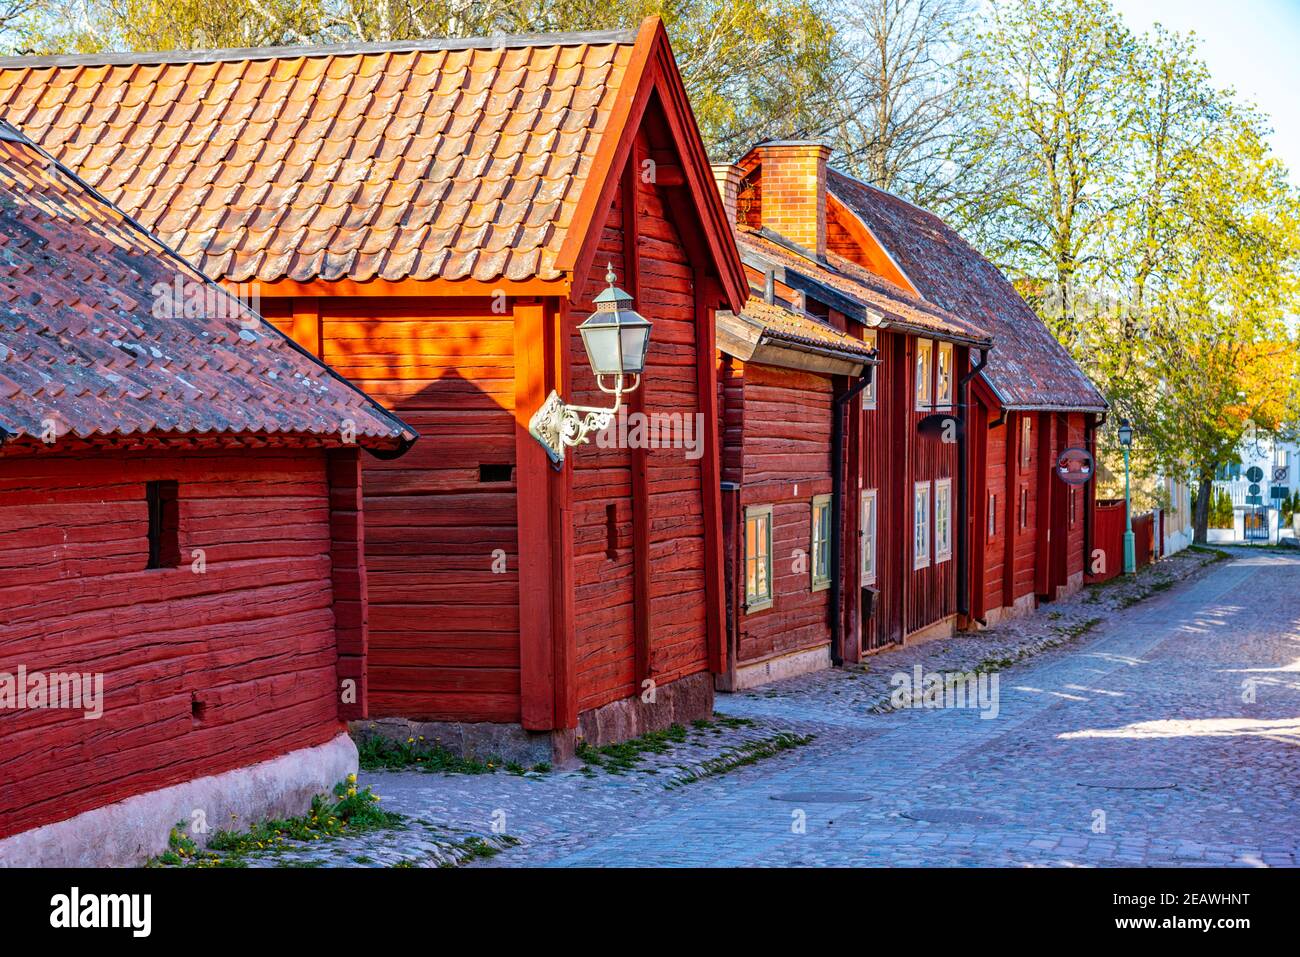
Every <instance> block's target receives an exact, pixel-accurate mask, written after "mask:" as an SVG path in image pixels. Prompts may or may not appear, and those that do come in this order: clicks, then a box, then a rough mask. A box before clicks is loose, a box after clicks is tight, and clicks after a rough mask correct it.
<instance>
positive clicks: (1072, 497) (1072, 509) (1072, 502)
mask: <svg viewBox="0 0 1300 957" xmlns="http://www.w3.org/2000/svg"><path fill="white" fill-rule="evenodd" d="M1078 491H1079V490H1078V489H1077V488H1071V489H1070V527H1071V528H1074V517H1075V514H1076V512H1075V509H1076V506H1075V501H1076V496H1075V493H1076V492H1078ZM1174 510H1175V511H1177V506H1175V507H1174Z"/></svg>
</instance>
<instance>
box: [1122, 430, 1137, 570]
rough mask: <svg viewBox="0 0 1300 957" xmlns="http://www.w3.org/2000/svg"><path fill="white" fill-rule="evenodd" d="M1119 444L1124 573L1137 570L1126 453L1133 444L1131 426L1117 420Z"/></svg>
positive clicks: (1127, 453)
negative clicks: (1122, 486) (1122, 478)
mask: <svg viewBox="0 0 1300 957" xmlns="http://www.w3.org/2000/svg"><path fill="white" fill-rule="evenodd" d="M1119 444H1120V446H1121V447H1123V449H1124V574H1125V575H1132V574H1133V573H1134V572H1136V571H1137V541H1136V540H1135V539H1134V537H1133V501H1132V497H1131V495H1130V493H1129V474H1128V455H1129V449H1130V448H1131V447H1132V445H1133V426H1131V425H1129V422H1128V419H1120V420H1119Z"/></svg>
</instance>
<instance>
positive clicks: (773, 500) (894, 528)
mask: <svg viewBox="0 0 1300 957" xmlns="http://www.w3.org/2000/svg"><path fill="white" fill-rule="evenodd" d="M828 154H829V150H827V149H826V148H825V147H823V146H820V145H817V144H811V143H803V142H794V143H766V144H763V145H761V146H759V147H757V148H755V149H754V150H753V151H751V152H750V153H749V154H747V155H746V156H745V157H744V158H742V159H741V161H740V162H739V163H738V164H736V165H735V166H720V167H715V175H716V177H717V179H718V183H719V191H720V193H721V194H722V195H723V196H724V198H725V199H726V200H727V205H728V206H729V207H730V208H731V209H733V210H734V216H733V218H734V221H735V222H736V240H737V243H738V245H739V248H740V252H741V258H742V260H743V262H744V264H745V267H746V271H747V275H748V278H749V280H750V284H751V287H752V288H753V289H754V290H755V292H756V294H757V295H758V297H759V298H760V299H762V300H766V301H770V302H773V303H776V304H778V305H782V306H784V307H785V308H786V309H788V310H790V311H792V312H794V313H795V314H797V316H798V318H800V320H801V321H803V322H804V323H805V324H815V325H816V326H819V327H822V326H825V327H829V328H830V330H833V331H835V332H838V333H839V334H842V335H845V336H847V337H848V338H850V339H852V340H853V341H854V342H856V343H858V344H859V346H858V349H859V350H862V349H866V350H870V349H874V350H876V353H877V355H878V357H879V365H878V366H876V367H875V369H874V374H873V376H872V380H871V383H870V385H869V386H866V387H864V388H861V389H860V390H857V391H854V383H853V379H854V378H855V375H854V374H853V373H852V372H851V370H848V369H845V368H842V367H841V368H826V369H825V370H824V371H825V372H826V373H827V374H825V375H822V376H820V377H806V378H805V379H804V380H803V381H800V382H796V381H794V380H793V379H792V378H791V377H789V376H785V377H784V381H783V382H782V385H783V386H784V387H785V391H784V392H783V394H782V395H781V396H780V398H779V399H777V401H776V402H773V401H772V399H773V398H775V396H774V395H773V394H772V393H770V392H769V393H768V394H766V395H765V394H764V392H763V390H762V389H757V390H753V392H752V393H751V391H750V390H749V389H748V388H746V389H745V390H744V391H743V392H742V391H740V390H738V389H732V390H731V392H730V393H729V394H728V395H727V406H726V412H727V416H728V417H727V420H726V426H727V434H728V449H731V448H732V447H736V448H738V449H739V450H740V460H741V462H742V463H743V464H745V465H746V469H745V471H744V472H743V474H742V473H740V472H736V471H733V475H735V476H736V477H735V478H734V481H737V482H738V483H739V485H740V488H739V492H738V494H739V497H740V506H739V507H740V508H741V509H743V512H742V513H741V514H740V515H739V516H738V518H737V520H736V524H737V527H738V528H739V529H740V531H739V532H738V533H737V537H738V538H739V539H742V540H744V544H743V550H744V552H743V554H744V557H745V559H746V560H747V561H748V560H750V559H751V557H752V556H753V554H754V553H755V548H754V544H753V543H754V542H755V541H758V542H761V543H765V542H767V541H768V540H769V539H770V538H772V532H771V529H772V528H776V529H780V530H782V531H783V537H782V536H778V537H777V539H776V540H777V541H779V546H777V545H774V546H772V548H771V549H770V555H769V557H768V560H769V562H774V563H776V564H775V565H772V566H771V568H772V581H773V583H774V585H776V586H777V587H778V590H777V591H776V592H775V593H773V594H771V595H769V594H768V593H767V592H766V591H762V590H760V591H758V592H756V591H755V589H754V588H753V587H751V586H752V585H753V583H754V582H753V579H754V576H753V575H749V576H747V580H742V578H741V576H737V579H736V585H735V588H734V590H733V607H734V611H733V618H734V619H735V620H736V622H737V623H738V624H737V639H736V641H735V645H734V646H735V647H736V649H737V651H736V658H737V663H736V666H735V668H734V669H733V671H734V672H736V673H745V672H746V671H748V673H749V674H751V675H754V676H755V680H765V679H766V678H767V677H769V676H772V677H775V676H777V675H780V674H788V673H792V672H796V671H800V670H806V669H807V668H810V667H816V666H818V665H819V664H820V663H823V662H824V661H826V660H827V659H829V660H832V661H835V662H839V661H841V660H847V661H853V660H856V659H857V658H858V657H859V655H860V654H861V653H862V652H863V651H865V650H870V649H873V648H876V647H880V646H881V645H884V644H887V643H891V642H901V641H903V640H904V639H905V638H911V639H913V640H919V639H921V638H924V637H930V636H935V635H946V634H951V633H952V632H953V630H954V629H955V628H956V626H957V617H958V616H957V611H958V607H957V574H956V571H955V566H956V564H957V563H956V561H954V557H955V555H956V544H957V543H956V534H957V503H958V501H959V498H958V495H959V489H960V483H959V473H960V469H959V463H960V454H959V453H960V448H961V446H960V442H958V441H956V440H955V439H956V435H955V434H948V435H945V432H944V430H943V429H942V428H938V427H935V428H931V427H930V426H932V425H936V424H937V422H938V420H939V419H942V418H948V417H951V416H952V415H953V414H954V412H955V411H956V401H957V395H958V389H959V387H960V385H961V381H962V375H963V373H965V372H966V370H967V369H968V366H969V363H970V361H971V360H970V356H971V353H972V352H975V353H976V354H980V353H982V352H983V351H985V350H987V349H988V347H989V344H990V340H989V338H988V336H987V335H986V333H985V332H984V331H983V329H982V328H980V327H979V326H978V325H976V324H975V323H972V322H969V321H965V320H962V319H960V318H958V317H957V316H955V315H953V314H951V313H949V312H947V311H945V310H944V309H942V308H941V307H938V306H935V305H934V304H933V303H930V302H927V301H925V300H924V299H922V298H921V297H919V296H918V295H916V294H915V292H914V291H912V290H911V289H910V288H907V287H905V286H904V285H902V284H901V279H900V277H898V276H897V275H896V274H890V272H889V268H888V267H889V265H890V264H889V262H888V260H887V258H885V259H880V260H873V259H871V258H870V257H869V256H868V250H867V248H866V244H865V242H864V239H865V237H864V236H863V235H862V234H861V231H860V230H856V229H855V228H853V227H854V224H853V223H847V222H845V221H844V220H843V219H842V218H840V217H837V216H836V215H835V214H834V212H833V210H832V208H831V207H830V205H829V204H828V195H829V194H828V192H827V189H826V180H827V169H826V159H827V156H828ZM749 311H751V312H752V311H753V310H752V307H751V309H750V310H749ZM720 341H722V340H721V339H720ZM842 351H844V350H842ZM858 357H859V358H860V357H861V352H859V353H858ZM734 359H735V353H734V352H732V353H731V354H730V355H728V354H726V352H725V349H724V358H723V360H722V361H723V366H724V369H725V370H733V369H734ZM750 369H756V371H757V372H758V374H759V376H760V377H763V376H765V377H767V378H771V373H769V372H767V371H766V370H763V369H761V367H754V366H752V365H751V366H746V368H745V373H744V375H745V378H746V379H748V377H749V375H750ZM732 375H733V376H734V371H733V372H732ZM758 381H759V382H760V383H762V384H763V385H769V383H768V382H765V381H764V380H763V379H762V378H760V379H759V380H758ZM792 410H799V412H800V413H801V414H800V415H799V416H795V415H793V414H792ZM805 411H806V413H807V415H806V418H805V417H804V416H803V414H802V413H804V412H805ZM823 413H825V414H824V415H823ZM837 420H838V421H839V432H840V434H839V436H838V437H837V436H836V434H835V432H836V422H837ZM923 421H927V427H926V428H924V429H922V428H921V423H922V422H923ZM739 422H743V423H744V429H743V432H739V433H738V432H737V431H736V430H737V428H738V423H739ZM764 444H767V445H769V446H772V447H775V448H780V449H784V450H786V451H787V453H790V452H793V451H795V450H798V451H799V452H801V453H803V454H804V456H806V458H804V459H800V458H798V457H797V456H794V455H791V454H787V455H786V456H784V457H782V456H780V455H776V456H771V457H770V458H768V459H763V458H761V455H762V449H763V446H764ZM752 456H759V457H757V458H753V459H751V460H750V461H746V458H747V457H752ZM725 461H726V460H725V459H724V462H725ZM833 463H835V464H838V466H839V472H840V474H839V483H838V495H836V494H835V488H834V486H835V485H836V483H835V477H836V476H835V468H834V465H833ZM756 466H757V467H756ZM796 483H798V484H799V488H798V489H797V491H796V489H795V488H794V485H795V484H796ZM826 493H831V497H830V499H829V500H827V499H819V498H818V497H819V496H821V495H823V494H826ZM790 502H799V503H800V509H801V511H798V512H795V511H794V510H793V509H792V508H790V505H789V504H786V503H790ZM778 504H783V505H784V509H785V511H787V512H791V513H792V514H793V515H802V513H803V512H807V513H809V523H808V525H807V526H806V527H805V528H802V529H800V528H796V525H797V524H798V522H797V521H795V520H790V519H787V520H786V521H784V522H780V521H777V520H776V518H775V516H776V507H777V505H778ZM818 504H824V505H826V506H827V507H829V509H830V514H829V515H826V516H825V519H824V520H825V521H826V522H827V523H829V526H830V528H831V529H833V530H834V531H833V532H832V533H831V534H830V535H829V536H827V537H828V538H830V541H829V542H828V547H829V550H830V556H829V557H828V559H827V564H828V566H829V567H828V568H827V569H826V571H827V572H828V574H829V578H828V580H827V581H826V595H825V596H824V597H822V596H817V595H815V594H813V595H810V594H809V592H815V591H816V590H817V589H818V586H820V585H821V581H820V580H818V581H813V579H812V577H811V574H810V575H809V576H808V577H806V578H804V579H803V580H802V581H801V580H800V579H799V577H798V576H796V575H793V574H788V573H787V571H786V567H788V564H789V562H790V555H789V552H790V550H791V549H792V548H800V549H812V547H813V537H814V536H813V533H812V530H811V521H812V518H811V513H812V511H813V510H814V509H815V508H816V506H817V505H818ZM768 506H772V515H773V516H774V517H772V518H768V517H766V515H767V511H766V510H767V507H768ZM746 532H748V533H749V534H748V538H747V539H746ZM817 544H820V539H818V542H817ZM761 550H762V546H761V545H760V546H759V548H758V551H759V552H761ZM783 566H785V567H783ZM836 566H838V567H836ZM767 567H768V566H767V565H765V566H764V569H766V568H767ZM759 577H761V576H759ZM782 588H784V591H782V590H781V589H782ZM834 609H838V614H836V613H835V612H834V611H833V610H834ZM823 613H824V618H821V619H818V615H820V614H823ZM764 619H767V620H770V621H772V622H773V623H774V625H773V626H772V629H773V630H774V631H775V632H778V633H784V632H785V630H786V629H787V628H791V627H792V628H794V629H795V631H796V634H797V635H799V636H800V637H795V635H783V637H781V638H780V639H777V638H775V637H774V636H772V635H768V634H764V630H765V629H764V625H763V622H764ZM818 621H820V624H818V623H817V622H818ZM740 683H741V684H743V683H744V679H742V680H741V682H740Z"/></svg>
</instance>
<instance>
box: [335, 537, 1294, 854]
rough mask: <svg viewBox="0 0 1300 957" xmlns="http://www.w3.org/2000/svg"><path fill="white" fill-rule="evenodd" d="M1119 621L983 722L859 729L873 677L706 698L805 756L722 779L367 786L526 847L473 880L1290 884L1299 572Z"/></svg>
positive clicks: (809, 680) (882, 663)
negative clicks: (885, 873)
mask: <svg viewBox="0 0 1300 957" xmlns="http://www.w3.org/2000/svg"><path fill="white" fill-rule="evenodd" d="M1119 604H1120V606H1121V607H1118V608H1114V609H1110V608H1108V607H1099V603H1097V602H1096V599H1095V596H1093V597H1091V598H1089V597H1086V596H1078V600H1077V601H1076V602H1075V605H1074V606H1073V609H1072V608H1071V606H1070V605H1069V603H1060V605H1059V607H1060V608H1061V609H1063V610H1064V612H1065V615H1066V618H1067V620H1068V619H1069V617H1070V616H1071V615H1074V616H1076V617H1077V616H1079V615H1082V614H1084V613H1086V612H1087V610H1088V608H1089V607H1094V608H1099V610H1097V611H1095V612H1094V613H1095V614H1098V615H1099V618H1100V620H1096V619H1089V620H1090V621H1092V622H1094V624H1093V627H1092V629H1091V631H1090V632H1089V633H1088V634H1087V635H1086V636H1084V637H1080V638H1078V639H1077V640H1074V641H1072V642H1070V643H1069V644H1068V645H1067V646H1063V647H1059V648H1052V649H1049V650H1046V651H1043V652H1042V653H1041V654H1039V655H1038V656H1037V657H1035V658H1033V659H1032V660H1026V661H1024V662H1021V663H1019V664H1016V665H1014V666H1012V667H1010V668H1009V669H1007V670H1004V671H1002V672H1001V674H1000V675H999V678H1000V700H999V708H998V713H997V715H996V717H993V718H989V719H985V718H982V717H981V712H980V711H979V710H978V709H975V708H967V709H958V708H948V709H923V708H913V709H903V710H896V711H890V712H886V713H871V711H870V710H868V707H867V704H866V698H864V697H862V696H858V697H855V696H854V694H853V690H852V689H853V688H855V687H856V686H857V685H856V682H861V681H863V679H864V676H862V675H855V674H854V673H853V672H851V671H835V672H829V673H825V674H821V675H814V676H808V677H806V678H799V679H793V680H791V681H788V682H784V683H782V684H780V685H777V686H771V687H768V688H764V689H758V690H757V691H756V692H754V693H750V694H745V695H739V696H719V700H718V705H717V707H718V710H719V712H720V713H722V714H725V715H729V716H733V717H734V718H740V719H748V720H749V721H751V722H752V724H743V723H741V724H742V725H743V727H744V728H745V732H744V733H745V734H746V735H748V736H749V737H751V738H757V737H761V736H762V735H763V734H768V733H771V732H773V731H774V730H776V729H780V730H783V731H788V732H791V733H793V734H798V735H813V736H815V740H813V741H812V742H811V743H809V744H806V745H804V746H802V747H796V748H793V749H791V750H788V751H783V752H781V753H778V754H776V755H775V756H772V757H767V758H764V759H763V760H760V761H757V762H755V763H753V764H750V765H748V766H742V767H738V768H735V769H733V770H729V771H728V772H727V773H725V774H721V775H718V776H716V777H703V778H700V779H698V780H696V779H694V778H695V777H697V775H695V774H693V773H689V772H686V771H684V770H681V769H674V768H672V767H670V766H667V765H665V766H660V767H654V766H653V765H652V767H651V770H653V771H656V772H657V773H644V772H638V771H633V772H626V773H623V774H620V775H612V774H609V773H607V772H605V771H598V772H591V771H588V772H586V773H583V772H572V771H569V772H553V773H551V774H546V775H527V776H517V775H506V774H488V775H477V776H466V775H443V774H427V773H420V772H383V773H369V774H365V775H363V776H362V780H363V783H365V784H369V785H371V786H372V787H373V788H374V789H375V791H376V792H378V793H380V794H382V795H383V796H384V807H386V808H388V809H389V810H394V811H399V812H401V813H403V814H406V815H408V816H411V817H414V818H417V819H418V820H420V821H422V822H427V823H426V824H425V825H423V826H424V827H426V828H428V827H430V826H433V827H444V828H455V829H458V830H459V832H460V833H470V832H473V833H476V834H479V835H483V836H485V837H491V836H492V834H493V830H492V828H493V823H494V822H497V825H498V827H497V829H498V831H500V830H501V829H502V828H504V831H505V833H506V834H508V835H511V838H512V839H518V841H519V843H518V844H513V841H512V842H511V846H507V847H505V849H504V850H501V851H500V852H499V853H496V854H495V855H478V856H476V857H473V858H471V860H472V861H473V862H476V863H474V864H473V866H537V865H557V866H572V865H586V866H647V865H650V866H696V865H721V866H751V865H759V866H763V865H903V866H907V865H959V866H969V865H1049V866H1090V865H1144V864H1152V865H1168V864H1174V865H1229V864H1231V865H1242V866H1273V865H1281V866H1294V865H1295V864H1296V862H1297V855H1298V854H1300V750H1297V745H1300V557H1297V556H1295V555H1293V554H1291V553H1289V552H1285V551H1271V550H1258V551H1253V552H1246V551H1243V550H1236V551H1234V552H1233V553H1232V557H1231V559H1230V560H1225V561H1222V562H1219V563H1218V564H1216V565H1213V566H1211V567H1209V568H1207V569H1204V570H1199V571H1196V573H1195V574H1193V575H1191V576H1190V577H1189V578H1188V580H1186V581H1184V582H1182V583H1179V584H1172V585H1170V586H1168V587H1165V588H1164V589H1163V590H1160V589H1157V590H1156V592H1155V594H1152V595H1151V596H1150V597H1148V598H1147V599H1146V600H1145V601H1142V602H1141V603H1139V604H1134V605H1133V606H1132V607H1128V608H1125V607H1122V606H1123V604H1124V603H1123V602H1121V603H1119ZM1049 610H1050V609H1048V608H1044V609H1042V610H1040V613H1039V615H1038V616H1036V617H1035V619H1034V621H1036V622H1040V623H1041V622H1043V621H1049V620H1050V619H1048V618H1047V617H1046V615H1047V613H1048V612H1049ZM1056 614H1058V616H1059V615H1060V614H1061V612H1056ZM963 640H964V639H954V640H953V641H952V642H949V643H948V644H950V645H952V646H953V647H958V646H960V645H961V642H962V641H963ZM934 644H939V643H934ZM922 647H923V648H928V647H929V646H922ZM920 650H921V649H915V650H912V649H903V650H902V651H899V652H892V653H890V655H891V656H893V657H892V658H891V657H889V656H877V657H876V658H873V659H870V660H869V661H868V663H867V664H868V666H869V668H870V672H869V677H870V678H872V679H874V680H875V681H876V682H877V683H879V682H880V681H881V680H883V678H882V676H883V674H884V673H892V672H894V671H898V670H904V669H910V667H911V661H912V659H915V658H916V652H917V651H920ZM909 651H910V652H912V658H908V659H906V662H907V663H906V664H904V660H905V659H904V658H903V657H901V656H903V655H904V653H905V652H909ZM917 660H918V661H919V660H921V659H917ZM958 664H959V665H960V666H962V667H970V663H969V662H958ZM925 667H926V668H927V670H933V669H934V668H936V667H937V664H931V663H927V664H926V665H925ZM1252 699H1253V700H1252ZM696 734H698V735H704V736H706V737H707V733H706V732H693V735H696ZM692 742H694V738H692ZM695 744H698V742H695ZM692 746H694V744H693V743H691V742H688V743H686V744H682V745H680V746H679V747H678V748H676V749H675V750H674V752H673V755H672V756H671V757H669V758H667V759H666V760H667V761H668V762H670V763H671V762H672V761H674V760H679V759H680V756H681V751H682V749H683V748H690V747H692ZM701 746H703V745H701ZM674 775H675V777H674ZM666 784H672V785H675V786H668V787H666V786H665V785H666ZM412 839H413V837H412V834H411V833H410V832H409V831H408V832H396V833H394V834H391V835H389V836H388V837H385V838H383V839H382V840H383V842H386V843H387V844H388V846H389V850H388V852H386V853H383V852H381V853H376V852H374V851H373V850H371V851H367V852H366V855H364V856H365V857H366V858H367V862H370V859H371V858H373V859H374V860H373V863H376V864H382V863H390V864H391V863H393V860H394V859H393V857H392V855H393V854H399V855H402V856H401V858H400V859H401V861H402V862H403V863H404V864H407V865H409V864H411V863H416V864H420V863H426V862H424V861H421V860H420V854H421V849H420V846H419V843H418V842H416V844H414V845H412V844H411V843H410V842H411V841H412ZM369 840H370V842H371V844H374V843H375V842H376V841H378V840H380V839H378V838H370V839H369ZM412 851H413V852H414V854H415V858H414V860H413V859H412V856H411V852H412ZM349 853H351V854H353V855H355V854H356V849H355V848H352V849H350V850H349ZM335 856H338V855H337V853H336V855H335ZM349 859H350V858H342V859H338V860H337V861H331V862H330V863H338V864H342V865H346V864H347V863H348V861H349Z"/></svg>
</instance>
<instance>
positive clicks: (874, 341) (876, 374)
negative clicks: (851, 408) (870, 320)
mask: <svg viewBox="0 0 1300 957" xmlns="http://www.w3.org/2000/svg"><path fill="white" fill-rule="evenodd" d="M879 341H880V339H879V336H878V335H877V334H876V330H875V329H867V330H865V331H864V332H863V333H862V344H863V345H864V346H866V347H867V348H868V349H878V348H879V347H880V346H879ZM864 374H865V375H870V376H871V384H870V385H868V386H867V387H866V388H864V389H863V390H862V408H864V409H874V408H875V407H876V390H877V388H878V387H879V385H880V366H876V367H875V368H873V369H869V370H865V371H864Z"/></svg>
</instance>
